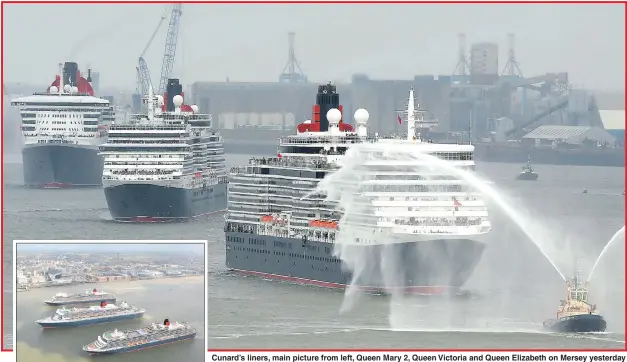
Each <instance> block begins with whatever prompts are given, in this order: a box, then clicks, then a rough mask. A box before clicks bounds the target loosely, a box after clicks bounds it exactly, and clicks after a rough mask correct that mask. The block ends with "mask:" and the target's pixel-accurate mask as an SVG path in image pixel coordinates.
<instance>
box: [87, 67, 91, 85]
mask: <svg viewBox="0 0 627 362" xmlns="http://www.w3.org/2000/svg"><path fill="white" fill-rule="evenodd" d="M87 81H88V82H89V83H91V69H87Z"/></svg>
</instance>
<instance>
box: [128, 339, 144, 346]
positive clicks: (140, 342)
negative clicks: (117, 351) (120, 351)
mask: <svg viewBox="0 0 627 362" xmlns="http://www.w3.org/2000/svg"><path fill="white" fill-rule="evenodd" d="M146 343H148V340H147V339H143V340H140V341H133V342H127V343H126V345H127V346H129V347H131V346H137V345H140V344H146Z"/></svg>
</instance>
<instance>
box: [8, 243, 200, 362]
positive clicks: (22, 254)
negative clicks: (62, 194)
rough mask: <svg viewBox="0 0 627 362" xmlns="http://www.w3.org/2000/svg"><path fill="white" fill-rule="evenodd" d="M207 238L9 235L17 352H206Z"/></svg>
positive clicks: (157, 359)
mask: <svg viewBox="0 0 627 362" xmlns="http://www.w3.org/2000/svg"><path fill="white" fill-rule="evenodd" d="M206 244H207V243H206V241H186V240H177V241H159V240H150V241H113V240H111V241H93V240H84V241H83V240H81V241H58V240H46V241H41V240H39V241H16V242H15V244H14V247H13V268H14V269H13V275H14V276H15V280H14V283H13V291H14V293H13V305H14V306H15V308H13V310H14V314H13V326H14V346H13V350H14V352H15V353H16V359H17V361H18V362H30V361H68V362H69V361H72V362H79V361H80V362H82V361H88V360H90V359H91V358H92V357H94V356H97V355H115V357H113V356H111V358H113V359H112V360H115V361H133V362H135V361H136V362H144V361H145V362H172V361H190V362H203V361H205V360H206V356H207V353H206V351H207V344H206V338H205V335H206V332H205V331H206V326H207V322H206V316H207V292H206V290H205V289H206V285H207V283H206V273H207V272H206V271H207V265H206V264H207V255H206V252H207V248H206ZM127 352H137V353H132V354H130V353H127Z"/></svg>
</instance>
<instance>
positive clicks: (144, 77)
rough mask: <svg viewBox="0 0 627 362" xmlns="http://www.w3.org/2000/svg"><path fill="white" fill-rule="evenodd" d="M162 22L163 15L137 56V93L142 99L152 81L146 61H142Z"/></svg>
mask: <svg viewBox="0 0 627 362" xmlns="http://www.w3.org/2000/svg"><path fill="white" fill-rule="evenodd" d="M163 20H165V14H163V15H162V16H161V20H159V24H157V27H156V28H155V31H154V32H153V33H152V36H151V37H150V40H148V44H146V47H145V48H144V51H142V53H141V55H140V56H139V62H138V66H137V93H138V94H140V95H141V96H142V97H144V96H146V95H147V94H148V88H149V87H151V86H152V81H151V79H150V72H149V71H148V65H147V64H146V60H144V55H145V54H146V51H147V50H148V48H149V47H150V44H152V41H153V40H154V39H155V36H156V35H157V32H158V31H159V28H161V24H163Z"/></svg>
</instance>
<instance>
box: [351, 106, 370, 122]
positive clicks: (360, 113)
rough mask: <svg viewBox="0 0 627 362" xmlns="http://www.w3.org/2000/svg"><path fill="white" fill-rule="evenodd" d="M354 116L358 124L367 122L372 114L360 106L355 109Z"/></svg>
mask: <svg viewBox="0 0 627 362" xmlns="http://www.w3.org/2000/svg"><path fill="white" fill-rule="evenodd" d="M353 118H355V123H357V124H366V122H368V118H370V114H369V113H368V111H367V110H365V109H363V108H359V109H358V110H356V111H355V115H354V116H353Z"/></svg>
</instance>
